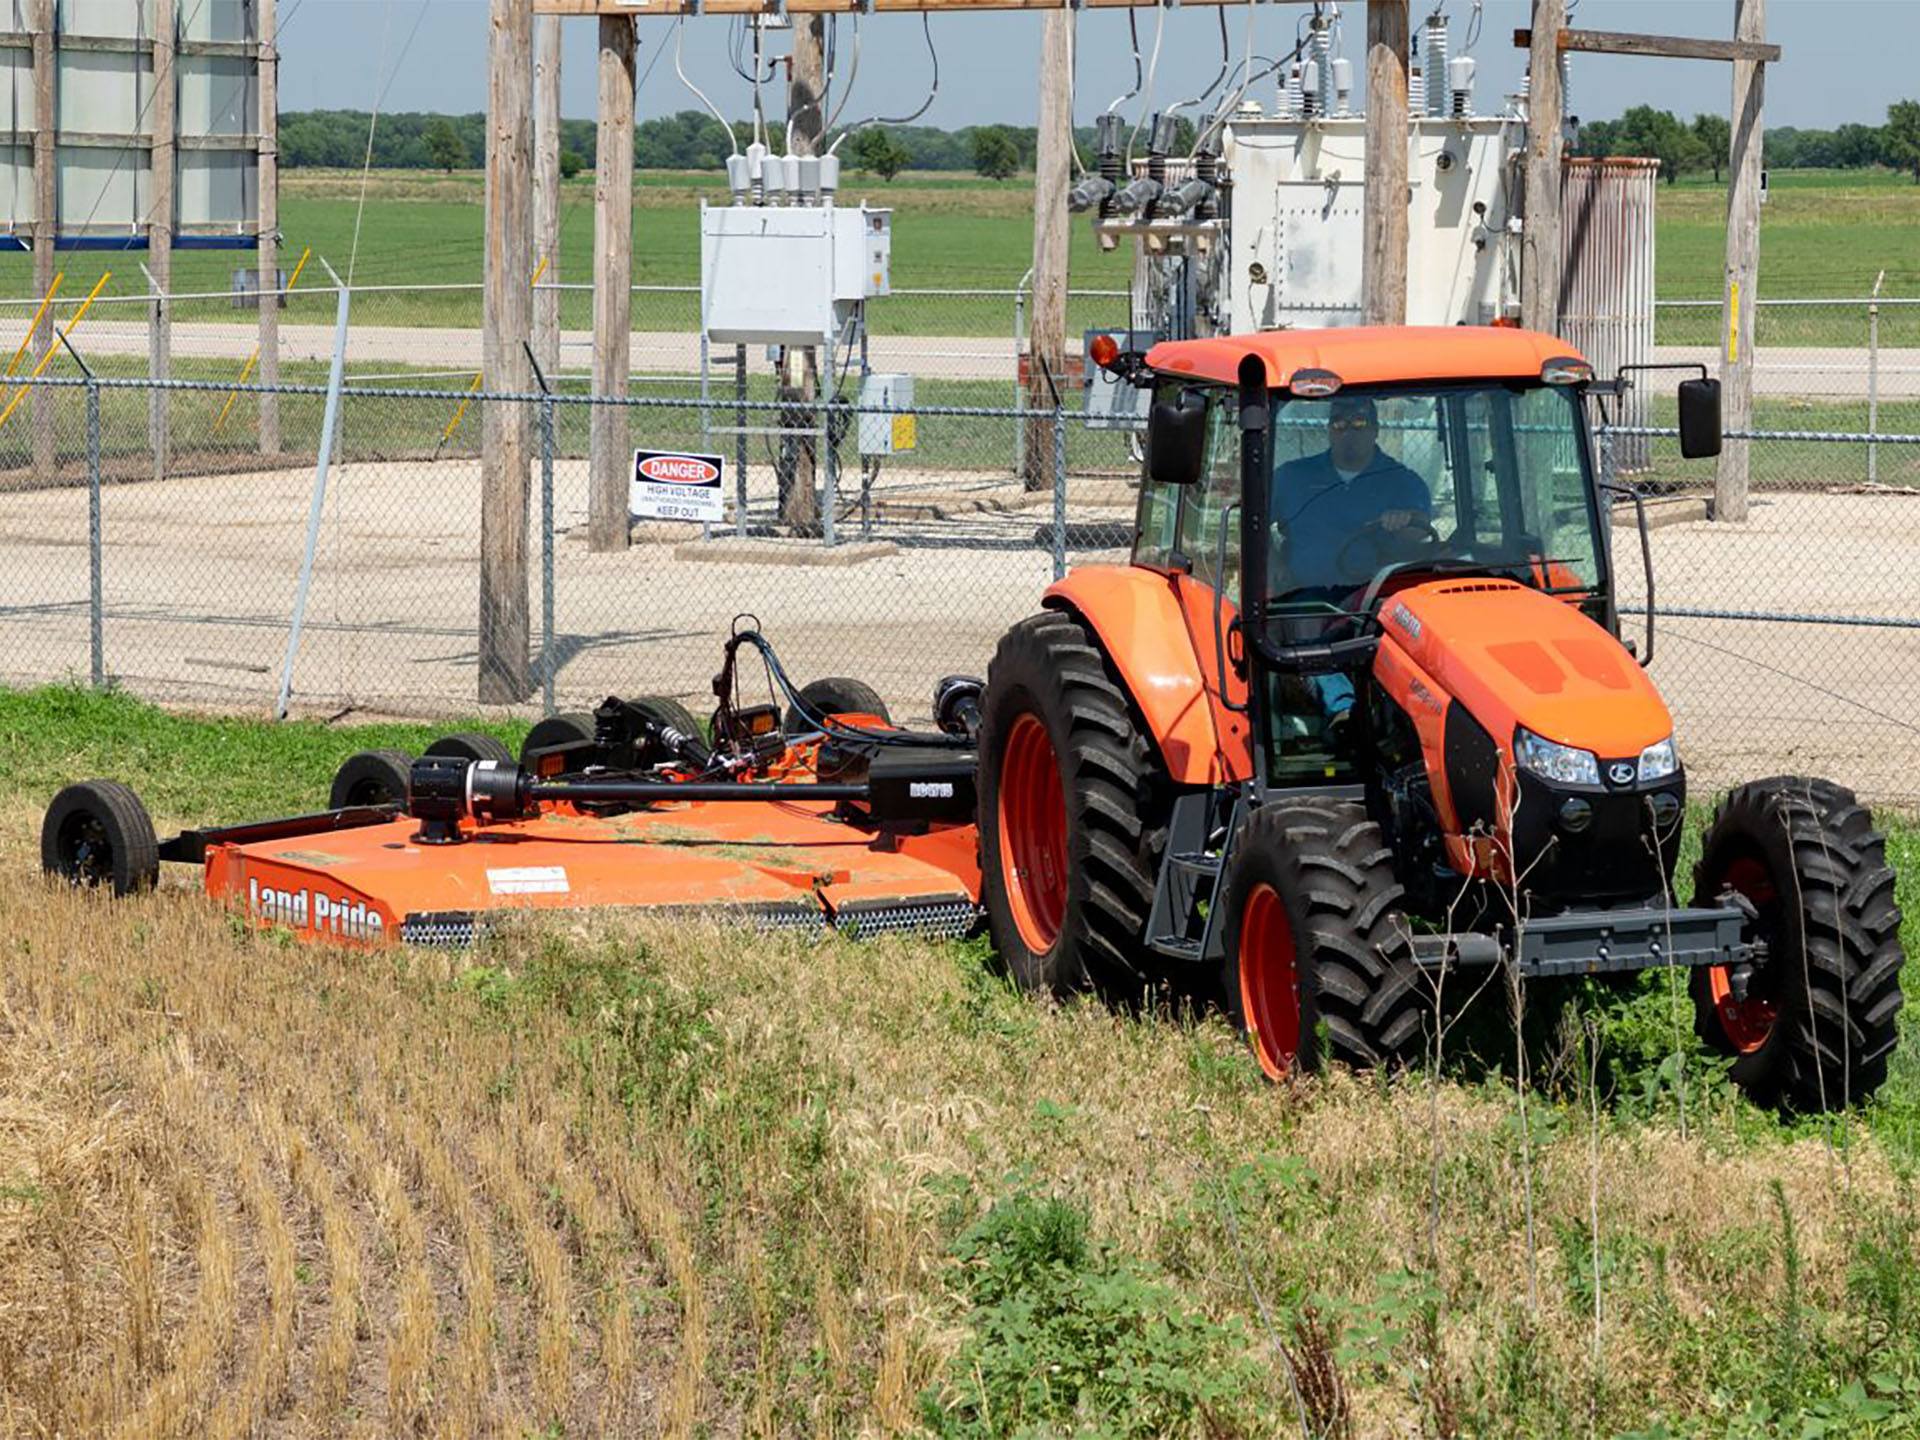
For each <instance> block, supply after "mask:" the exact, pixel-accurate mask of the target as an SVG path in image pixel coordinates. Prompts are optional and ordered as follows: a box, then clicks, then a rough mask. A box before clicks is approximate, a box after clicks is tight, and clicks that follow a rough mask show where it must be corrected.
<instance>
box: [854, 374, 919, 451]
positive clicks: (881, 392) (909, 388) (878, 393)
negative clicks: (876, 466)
mask: <svg viewBox="0 0 1920 1440" xmlns="http://www.w3.org/2000/svg"><path fill="white" fill-rule="evenodd" d="M860 409H861V412H862V413H861V415H860V453H861V454H862V455H864V456H867V457H869V458H875V457H878V456H881V455H898V454H901V453H902V452H904V451H907V450H911V449H913V448H914V446H915V444H916V443H917V441H918V437H917V435H916V429H917V426H916V424H915V418H916V417H915V416H914V415H913V414H911V413H907V414H888V413H884V412H888V411H907V412H911V411H912V410H913V376H911V375H900V374H875V375H869V376H867V377H866V378H865V379H864V380H862V381H861V382H860ZM874 411H879V412H883V413H879V414H874V413H870V412H874Z"/></svg>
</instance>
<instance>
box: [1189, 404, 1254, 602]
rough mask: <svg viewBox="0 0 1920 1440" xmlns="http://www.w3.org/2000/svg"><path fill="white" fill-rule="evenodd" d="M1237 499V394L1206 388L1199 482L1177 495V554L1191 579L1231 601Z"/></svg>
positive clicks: (1235, 588)
mask: <svg viewBox="0 0 1920 1440" xmlns="http://www.w3.org/2000/svg"><path fill="white" fill-rule="evenodd" d="M1239 502H1240V403H1239V396H1238V395H1236V394H1235V393H1234V392H1233V391H1231V390H1228V389H1225V388H1224V387H1223V388H1219V389H1214V390H1210V391H1208V392H1207V460H1206V466H1205V468H1204V469H1203V470H1202V472H1201V478H1200V483H1199V484H1197V485H1191V486H1188V487H1187V493H1186V494H1185V495H1184V496H1183V497H1181V508H1180V552H1181V554H1183V555H1185V556H1186V557H1187V563H1188V564H1189V565H1191V566H1192V567H1193V576H1194V578H1195V579H1196V580H1198V581H1200V582H1201V583H1202V584H1204V585H1208V586H1211V587H1214V588H1216V589H1219V590H1220V591H1221V592H1222V593H1223V594H1225V595H1226V596H1227V598H1228V599H1229V600H1233V601H1236V602H1237V601H1238V599H1239V597H1240V512H1239V509H1238V508H1237V507H1238V505H1239ZM1223 525H1224V526H1225V527H1226V531H1225V539H1226V548H1225V551H1224V553H1223V552H1222V549H1221V544H1220V542H1221V538H1222V532H1221V527H1222V526H1223ZM1222 559H1224V560H1225V566H1224V573H1223V567H1222V564H1221V561H1222Z"/></svg>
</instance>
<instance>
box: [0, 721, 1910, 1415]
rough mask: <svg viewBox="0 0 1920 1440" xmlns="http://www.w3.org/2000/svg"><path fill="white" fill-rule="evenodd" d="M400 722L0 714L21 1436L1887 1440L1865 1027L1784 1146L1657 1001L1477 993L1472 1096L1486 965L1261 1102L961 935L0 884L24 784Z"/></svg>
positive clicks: (1201, 1061)
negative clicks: (282, 915) (300, 923)
mask: <svg viewBox="0 0 1920 1440" xmlns="http://www.w3.org/2000/svg"><path fill="white" fill-rule="evenodd" d="M430 733H431V732H429V731H428V730H425V729H423V728H420V727H401V726H383V727H379V728H377V729H374V728H367V729H360V728H329V727H326V726H323V725H319V724H313V723H301V724H292V725H285V726H277V727H276V726H271V725H267V724H264V723H259V722H254V721H246V720H234V719H199V718H194V717H191V716H184V715H173V714H166V713H163V712H160V711H158V710H155V709H153V708H151V707H148V706H145V705H142V704H139V703H137V702H135V701H132V700H130V699H128V698H126V697H124V696H118V695H92V694H88V693H85V692H79V691H73V690H67V689H43V690H36V691H28V692H0V788H3V789H4V791H5V793H6V794H7V796H8V798H9V800H10V801H11V802H12V803H11V805H10V806H9V808H8V815H9V818H8V819H6V820H4V821H0V858H4V860H5V862H6V864H5V867H4V869H0V1004H3V1005H4V1009H0V1014H3V1015H4V1016H5V1023H4V1024H3V1025H0V1078H3V1079H4V1080H5V1081H6V1092H7V1093H8V1095H9V1097H10V1099H9V1106H10V1108H9V1110H8V1123H7V1124H6V1125H3V1126H0V1294H5V1295H6V1296H7V1297H8V1303H7V1304H5V1305H0V1354H4V1355H5V1356H6V1357H7V1368H6V1370H5V1371H4V1372H0V1396H4V1397H5V1399H6V1402H7V1404H8V1406H9V1414H10V1415H11V1416H12V1417H14V1418H15V1423H17V1424H18V1425H19V1426H20V1427H21V1428H22V1429H23V1431H24V1432H26V1433H74V1434H78V1433H104V1432H106V1431H108V1430H116V1431H118V1430H124V1431H125V1433H130V1434H138V1435H150V1434H155V1435H157V1434H160V1433H196V1432H197V1431H199V1430H201V1429H203V1428H204V1429H211V1428H215V1427H213V1426H211V1425H209V1426H201V1425H198V1424H196V1423H195V1422H196V1420H197V1419H200V1418H205V1417H207V1416H208V1415H209V1414H211V1415H212V1417H213V1418H214V1419H216V1420H218V1419H220V1418H221V1417H225V1418H226V1419H227V1420H228V1421H231V1422H232V1427H233V1429H234V1433H246V1431H247V1430H248V1429H249V1428H250V1427H251V1428H258V1427H260V1426H262V1425H264V1424H265V1417H268V1416H271V1417H274V1418H275V1420H276V1422H283V1423H289V1424H293V1425H295V1426H297V1427H300V1428H305V1429H312V1430H316V1431H317V1430H331V1429H336V1428H337V1429H356V1428H369V1427H371V1428H374V1429H379V1430H381V1431H386V1432H407V1433H425V1432H428V1431H442V1430H444V1431H449V1432H476V1431H481V1430H489V1431H491V1430H499V1431H501V1432H503V1433H513V1434H541V1435H556V1436H557V1435H562V1434H589V1433H635V1432H644V1433H653V1431H655V1430H656V1429H657V1430H659V1431H660V1432H661V1433H664V1434H669V1435H689V1436H691V1435H699V1434H735V1433H749V1432H751V1433H762V1434H776V1433H781V1434H784V1433H795V1432H799V1431H807V1432H810V1433H829V1434H836V1435H853V1434H863V1433H903V1432H912V1433H923V1434H931V1435H936V1436H955V1437H969V1440H971V1437H983V1440H984V1437H988V1436H1041V1435H1066V1434H1073V1435H1096V1434H1097V1435H1102V1436H1115V1437H1135V1436H1137V1437H1141V1440H1147V1437H1158V1436H1172V1435H1178V1436H1203V1435H1204V1436H1210V1437H1228V1436H1233V1437H1240V1436H1245V1437H1251V1436H1256V1435H1274V1434H1307V1435H1313V1436H1343V1437H1357V1436H1374V1435H1389V1434H1391V1435H1430V1436H1478V1435H1502V1436H1524V1437H1539V1440H1547V1437H1559V1436H1565V1435H1572V1434H1581V1435H1598V1436H1613V1437H1619V1440H1629V1437H1631V1440H1654V1437H1663V1440H1675V1437H1682V1436H1684V1437H1700V1440H1707V1437H1729V1440H1733V1437H1738V1440H1762V1437H1811V1436H1835V1437H1837V1436H1846V1437H1849V1440H1881V1437H1895V1436H1912V1435H1914V1434H1915V1433H1916V1416H1920V1330H1916V1328H1915V1326H1914V1324H1913V1318H1914V1316H1915V1315H1916V1314H1920V1245H1917V1238H1920V1208H1917V1207H1916V1198H1915V1194H1916V1192H1915V1189H1914V1174H1915V1166H1916V1165H1920V1051H1917V1050H1916V1045H1917V1044H1920V1033H1916V1032H1920V1012H1914V1011H1909V1013H1908V1016H1907V1019H1908V1022H1909V1023H1908V1024H1907V1026H1906V1028H1905V1032H1904V1034H1905V1039H1904V1044H1903V1049H1902V1050H1901V1052H1900V1053H1899V1054H1898V1056H1897V1057H1896V1061H1895V1065H1894V1068H1893V1073H1892V1076H1891V1078H1890V1080H1889V1082H1888V1084H1887V1086H1886V1088H1885V1090H1884V1091H1883V1092H1882V1094H1881V1096H1880V1097H1879V1098H1878V1099H1876V1100H1875V1101H1874V1102H1872V1103H1871V1104H1869V1105H1867V1106H1864V1107H1862V1108H1861V1109H1859V1110H1858V1111H1856V1112H1855V1113H1853V1114H1851V1115H1848V1116H1843V1117H1835V1118H1832V1119H1829V1120H1823V1121H1803V1122H1799V1123H1794V1124H1782V1123H1781V1122H1779V1121H1778V1120H1777V1119H1775V1118H1774V1117H1772V1116H1771V1115H1768V1114H1763V1113H1760V1112H1758V1111H1755V1110H1754V1109H1753V1108H1752V1107H1751V1106H1749V1105H1747V1104H1746V1103H1745V1102H1744V1101H1743V1100H1742V1099H1740V1098H1739V1097H1738V1095H1737V1094H1735V1093H1734V1092H1733V1091H1732V1090H1731V1089H1730V1087H1729V1086H1728V1085H1727V1084H1726V1082H1725V1080H1724V1078H1723V1077H1722V1074H1721V1071H1720V1069H1719V1067H1718V1066H1717V1065H1716V1064H1715V1062H1713V1061H1712V1060H1711V1059H1710V1058H1709V1057H1707V1056H1706V1055H1705V1054H1703V1053H1702V1052H1701V1050H1700V1048H1699V1047H1698V1045H1697V1044H1696V1043H1695V1042H1694V1040H1693V1038H1692V1030H1691V1021H1690V1018H1689V1017H1688V1015H1687V1014H1686V1012H1685V1009H1684V1007H1682V1008H1675V1006H1674V1004H1673V992H1672V991H1671V990H1670V989H1669V988H1668V986H1667V983H1666V982H1667V977H1665V976H1660V975H1653V976H1648V977H1645V978H1643V980H1642V981H1641V982H1640V984H1639V986H1638V988H1637V989H1634V990H1633V991H1632V992H1631V993H1629V994H1626V995H1624V996H1613V997H1607V996H1605V995H1603V994H1601V993H1599V992H1597V991H1585V990H1578V989H1576V990H1563V991H1559V992H1551V991H1549V990H1547V989H1546V988H1545V987H1540V986H1536V987H1533V988H1532V989H1531V990H1530V991H1529V992H1528V993H1527V994H1526V995H1525V996H1524V997H1523V1006H1524V1008H1525V1011H1526V1013H1527V1015H1528V1016H1529V1017H1530V1024H1529V1029H1530V1031H1531V1032H1533V1033H1535V1034H1536V1036H1537V1048H1538V1052H1539V1053H1538V1056H1537V1060H1536V1068H1535V1070H1534V1076H1535V1078H1534V1080H1533V1083H1532V1084H1530V1085H1527V1086H1519V1087H1517V1086H1516V1085H1515V1082H1514V1079H1513V1075H1512V1065H1513V1059H1514V1056H1513V1052H1512V1046H1511V1041H1510V1039H1509V1040H1507V1041H1506V1042H1504V1044H1503V1043H1502V1042H1501V1041H1500V1040H1499V1038H1498V1037H1499V1036H1501V1035H1502V1034H1504V1033H1506V1032H1505V1025H1504V1020H1503V1018H1502V1015H1501V1013H1500V1012H1502V1011H1503V1010H1504V1009H1505V1007H1506V1001H1505V999H1504V998H1503V997H1501V996H1499V995H1498V994H1497V992H1496V995H1495V996H1494V998H1493V999H1492V1000H1491V1002H1489V1001H1487V1000H1482V1001H1481V1002H1480V1004H1481V1006H1482V1007H1487V1006H1488V1005H1489V1003H1490V1006H1491V1010H1492V1012H1493V1013H1492V1015H1491V1016H1490V1017H1489V1019H1490V1028H1489V1029H1488V1030H1487V1032H1486V1034H1487V1036H1488V1037H1491V1038H1486V1039H1480V1040H1474V1039H1469V1038H1468V1037H1469V1036H1470V1035H1473V1034H1475V1033H1476V1032H1475V1030H1474V1028H1473V1027H1472V1026H1471V1025H1466V1026H1463V1027H1462V1028H1461V1029H1460V1030H1458V1031H1457V1032H1455V1036H1454V1038H1453V1039H1451V1040H1450V1041H1449V1049H1448V1050H1447V1051H1446V1053H1445V1054H1444V1055H1443V1056H1442V1057H1441V1059H1440V1062H1439V1063H1438V1065H1437V1066H1434V1067H1431V1068H1429V1069H1428V1070H1425V1071H1423V1072H1421V1073H1418V1074H1414V1075H1410V1076H1406V1077H1403V1078H1400V1079H1397V1080H1388V1079H1385V1078H1382V1077H1373V1076H1350V1075H1346V1074H1335V1075H1330V1076H1326V1077H1322V1078H1313V1079H1305V1080H1302V1081H1299V1082H1297V1083H1295V1084H1291V1085H1288V1086H1284V1087H1275V1086H1273V1085H1271V1084H1269V1083H1267V1082H1266V1081H1265V1080H1263V1079H1262V1078H1261V1076H1260V1075H1259V1072H1258V1070H1257V1068H1256V1067H1255V1066H1254V1064H1253V1063H1252V1061H1251V1060H1250V1058H1249V1057H1248V1055H1247V1053H1246V1049H1245V1045H1244V1042H1243V1041H1242V1040H1241V1039H1240V1038H1239V1037H1238V1036H1236V1035H1235V1034H1233V1033H1232V1032H1231V1030H1230V1029H1229V1028H1228V1027H1227V1026H1226V1025H1225V1024H1224V1023H1223V1022H1222V1021H1221V1020H1220V1019H1218V1018H1217V1017H1215V1016H1212V1015H1205V1016H1200V1017H1187V1018H1178V1017H1174V1016H1169V1015H1166V1014H1151V1013H1149V1014H1119V1013H1115V1012H1112V1011H1110V1010H1108V1009H1105V1008H1103V1007H1102V1006H1100V1005H1099V1004H1097V1003H1094V1002H1091V1001H1082V1002H1079V1003H1074V1004H1070V1005H1055V1004H1051V1003H1045V1002H1040V1001H1036V1000H1033V999H1030V998H1027V997H1023V996H1021V995H1019V994H1018V993H1016V992H1015V991H1014V990H1013V989H1011V988H1010V987H1009V985H1008V984H1007V982H1006V981H1005V979H1004V978H1003V977H1002V976H1001V974H1000V973H999V972H998V970H997V969H996V967H995V965H994V962H993V960H992V957H991V956H990V955H989V954H987V953H986V952H985V950H984V949H983V948H982V947H981V946H980V945H978V944H977V943H968V944H951V945H934V944H926V943H919V942H914V941H910V940H902V939H898V938H893V939H881V940H875V941H870V942H853V941H845V940H825V941H821V942H818V943H806V942H803V941H800V940H797V939H794V938H790V937H789V938H768V937H755V936H752V935H750V934H746V933H742V932H734V931H726V930H719V929H710V928H707V927H704V926H701V925H688V924H680V925H675V926H665V925H660V924H649V923H645V922H638V923H636V922H633V921H629V920H619V919H613V918H607V919H601V920H593V919H583V918H570V919H558V920H555V921H552V922H549V923H544V924H538V925H529V926H526V927H522V928H519V929H516V930H513V931H511V932H509V933H507V934H505V935H503V936H501V937H499V938H497V939H496V940H494V941H492V942H490V943H489V944H488V945H487V946H485V947H484V948H482V949H480V950H477V951H474V952H454V953H441V952H431V951H413V952H407V953H400V954H394V955H388V956H371V955H367V954H364V953H354V952H345V951H332V950H326V949H320V948H314V947H307V946H301V945H295V944H292V943H290V942H289V940H288V938H287V937H286V936H284V935H280V934H275V933H273V932H265V933H261V932H257V931H253V930H251V929H249V928H248V927H246V926H245V925H243V924H241V923H239V922H238V921H237V920H235V919H231V918H229V917H226V916H223V915H222V914H220V913H219V912H218V911H217V910H215V909H214V908H213V907H212V906H210V905H209V904H207V902H206V901H205V900H204V898H203V897H201V896H200V895H199V893H198V891H197V887H196V884H195V881H194V879H193V877H191V876H186V877H183V878H182V879H181V880H180V881H179V882H178V883H176V884H174V885H170V886H168V887H166V888H164V889H163V891H162V893H161V894H159V895H156V896H151V897H146V898H144V899H140V900H136V901H131V902H125V903H121V904H114V903H110V902H107V901H105V900H104V899H102V898H101V897H98V896H92V895H76V894H73V893H70V892H66V891H64V890H56V889H53V888H49V887H46V886H43V885H41V884H40V883H39V882H38V879H37V877H36V876H35V875H34V873H33V871H34V862H35V856H34V851H33V848H32V847H33V843H34V827H35V825H36V824H37V816H38V813H39V808H40V807H41V806H42V805H43V804H44V803H45V802H46V801H47V799H48V798H49V797H50V796H51V795H52V793H53V791H54V790H55V789H56V788H57V787H58V786H59V785H60V784H62V783H63V782H66V781H68V780H71V779H75V778H79V777H83V776H89V775H94V774H102V773H107V774H113V775H117V776H120V777H122V778H124V779H126V780H128V781H130V782H132V783H133V784H135V785H136V786H137V787H138V788H139V789H140V790H141V791H142V792H143V793H145V794H146V795H147V797H148V798H149V800H150V801H151V803H152V806H153V808H154V810H155V811H156V813H157V816H158V818H159V820H160V822H161V823H162V824H163V825H167V824H178V823H183V822H192V821H216V820H227V819H234V818H238V817H244V816H251V815H258V814H269V813H285V812H287V811H291V810H296V809H300V808H304V807H306V806H310V805H312V804H313V803H314V802H315V800H316V798H317V797H318V796H320V795H321V794H323V793H324V790H325V786H326V783H327V778H328V775H329V773H330V771H331V769H332V767H333V766H334V765H335V764H336V763H337V762H338V761H339V760H340V759H341V758H344V756H345V755H346V754H347V753H348V752H350V751H351V750H354V749H356V748H359V747H361V746H363V745H372V744H381V745H398V746H403V747H408V748H412V749H416V750H417V749H418V748H419V747H420V746H421V745H422V743H423V742H424V741H425V740H426V739H427V738H428V736H429V734H430ZM496 733H499V734H500V735H501V736H502V738H504V739H506V740H508V741H509V742H512V741H513V740H515V739H516V738H517V735H518V732H517V729H516V728H515V727H501V728H499V729H498V730H497V732H496ZM1890 829H1891V834H1892V842H1893V843H1892V845H1891V846H1890V856H1889V858H1890V860H1891V861H1892V863H1893V864H1894V865H1895V866H1896V867H1897V868H1899V869H1900V870H1901V872H1902V874H1903V876H1904V877H1905V879H1904V881H1903V884H1902V887H1901V899H1902V901H1903V903H1904V906H1905V909H1906V913H1907V914H1908V916H1909V917H1912V916H1914V915H1915V914H1916V913H1920V911H1917V909H1916V907H1917V906H1920V894H1916V887H1915V884H1914V880H1915V877H1916V876H1920V830H1916V829H1915V828H1913V827H1912V826H1911V825H1910V824H1909V823H1907V822H1905V821H1894V822H1890ZM1683 863H1684V862H1683ZM1905 937H1906V943H1907V945H1908V947H1909V949H1911V948H1912V947H1913V946H1914V945H1915V944H1916V943H1920V927H1916V924H1915V921H1914V920H1913V919H1911V918H1909V920H1908V922H1907V925H1906V928H1905ZM163 1317H164V1318H163ZM236 1375H237V1376H240V1377H243V1379H242V1380H239V1381H236V1380H233V1379H230V1378H228V1377H232V1376H236ZM1290 1377H1291V1378H1290ZM235 1412H237V1413H235Z"/></svg>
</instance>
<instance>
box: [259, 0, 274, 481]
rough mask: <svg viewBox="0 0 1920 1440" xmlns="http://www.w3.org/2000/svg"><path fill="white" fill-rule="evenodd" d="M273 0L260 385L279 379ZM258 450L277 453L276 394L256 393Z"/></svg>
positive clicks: (266, 44) (264, 141) (265, 47)
mask: <svg viewBox="0 0 1920 1440" xmlns="http://www.w3.org/2000/svg"><path fill="white" fill-rule="evenodd" d="M274 5H275V0H258V10H257V14H258V16H259V22H258V23H259V26H260V34H259V43H260V142H259V144H260V148H259V150H258V152H257V153H258V157H259V165H260V220H259V247H260V248H259V251H258V254H257V256H256V258H257V259H258V260H259V262H260V278H259V280H258V281H257V282H256V283H255V287H254V288H255V289H257V290H258V291H259V292H260V370H259V376H260V383H261V384H262V385H269V386H271V385H278V384H279V383H280V293H279V292H280V140H279V131H280V52H279V50H278V49H277V48H276V47H275V40H274V36H275V27H276V19H275V13H274ZM260 453H261V454H262V455H278V454H279V453H280V397H279V396H278V395H275V394H273V393H272V392H271V391H270V390H269V391H262V392H261V395H260Z"/></svg>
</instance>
